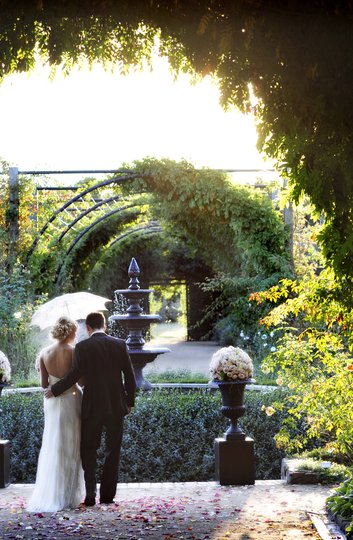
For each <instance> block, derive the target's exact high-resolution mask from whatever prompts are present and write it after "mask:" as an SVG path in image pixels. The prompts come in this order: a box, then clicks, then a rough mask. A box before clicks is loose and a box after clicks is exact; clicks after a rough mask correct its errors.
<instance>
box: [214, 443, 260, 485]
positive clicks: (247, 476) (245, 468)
mask: <svg viewBox="0 0 353 540" xmlns="http://www.w3.org/2000/svg"><path fill="white" fill-rule="evenodd" d="M214 448H215V461H216V480H217V481H218V482H219V483H220V484H221V485H222V486H229V485H234V486H244V485H250V484H255V455H254V440H253V439H251V438H250V437H246V438H245V439H243V440H241V439H240V440H226V439H223V438H219V439H215V441H214Z"/></svg>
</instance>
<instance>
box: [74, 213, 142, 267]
mask: <svg viewBox="0 0 353 540" xmlns="http://www.w3.org/2000/svg"><path fill="white" fill-rule="evenodd" d="M135 206H137V204H134V203H133V204H127V205H125V206H121V207H120V208H115V209H114V210H111V211H110V212H108V213H107V214H104V216H101V217H100V218H98V219H96V220H95V221H93V222H92V223H90V224H89V225H88V226H87V227H85V228H84V229H83V230H82V231H81V232H80V233H79V234H78V235H77V236H76V237H75V239H74V240H73V241H72V242H71V244H70V247H69V249H68V250H67V251H66V253H65V258H66V257H68V255H70V253H71V251H72V250H73V248H74V247H75V245H76V244H77V242H79V241H80V240H81V238H82V237H83V236H84V235H85V234H87V233H88V232H89V231H90V230H91V229H93V228H94V227H95V226H96V225H98V223H101V222H102V221H104V220H105V219H108V218H109V217H111V216H113V215H114V214H117V213H119V212H122V211H123V210H128V209H129V208H134V207H135Z"/></svg>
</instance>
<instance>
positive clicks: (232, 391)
mask: <svg viewBox="0 0 353 540" xmlns="http://www.w3.org/2000/svg"><path fill="white" fill-rule="evenodd" d="M254 382H255V381H254V379H245V380H239V381H237V380H235V381H224V382H219V381H217V385H218V387H219V389H220V391H221V395H222V407H221V413H222V414H223V415H224V416H225V417H226V418H229V420H230V426H229V428H228V429H227V431H226V432H225V433H224V437H225V439H226V440H233V441H234V440H245V437H246V435H245V433H244V431H243V430H242V429H241V427H240V426H239V425H238V419H239V418H240V417H241V416H243V414H244V413H245V406H244V391H245V388H246V385H247V384H251V383H254Z"/></svg>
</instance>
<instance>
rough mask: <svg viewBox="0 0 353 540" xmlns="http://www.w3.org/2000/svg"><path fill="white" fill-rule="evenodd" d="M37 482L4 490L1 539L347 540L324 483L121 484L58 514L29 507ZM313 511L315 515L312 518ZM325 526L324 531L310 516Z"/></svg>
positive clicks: (0, 497) (0, 504)
mask: <svg viewBox="0 0 353 540" xmlns="http://www.w3.org/2000/svg"><path fill="white" fill-rule="evenodd" d="M32 489H33V485H29V484H23V485H20V484H17V485H11V486H9V487H8V488H5V489H2V490H0V520H1V525H2V530H1V533H0V534H2V536H1V538H3V539H6V540H10V539H19V538H20V539H31V540H36V539H37V540H39V539H44V538H50V539H53V540H56V539H63V538H69V539H76V538H77V539H80V540H83V539H93V538H96V539H106V540H107V539H109V540H113V539H119V540H172V539H173V540H175V539H183V540H205V539H210V540H253V539H257V540H258V539H260V538H261V539H262V540H272V539H283V540H284V539H287V540H288V539H292V540H294V539H308V538H312V539H319V538H324V539H325V540H328V539H334V538H336V539H338V538H344V537H343V536H342V535H341V536H340V535H339V531H338V530H337V529H334V526H333V525H332V524H330V523H329V522H328V521H327V518H326V516H325V512H324V506H325V500H326V497H327V496H328V495H329V494H330V493H331V491H332V489H331V488H330V487H327V486H321V485H287V484H285V483H284V482H283V481H281V480H259V481H256V483H255V485H254V486H220V485H219V484H218V483H216V482H188V483H160V484H148V483H146V484H119V485H118V491H117V496H116V499H115V503H114V504H112V505H109V506H107V505H100V504H97V505H96V506H95V507H92V508H85V507H81V508H78V509H76V510H69V511H61V512H57V513H54V514H50V513H47V514H29V513H27V512H26V511H25V510H24V508H25V505H26V501H27V500H28V498H29V497H30V495H31V492H32ZM308 513H311V514H308ZM310 515H311V516H314V517H315V520H316V521H318V522H319V523H320V524H321V526H322V528H321V532H320V534H319V532H318V530H317V529H316V528H315V527H314V526H313V523H312V521H311V519H310V518H309V516H310Z"/></svg>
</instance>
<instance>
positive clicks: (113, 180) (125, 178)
mask: <svg viewBox="0 0 353 540" xmlns="http://www.w3.org/2000/svg"><path fill="white" fill-rule="evenodd" d="M144 177H146V175H144V174H137V173H132V172H131V173H130V174H126V173H125V174H124V176H119V177H114V178H110V179H109V180H104V181H103V182H99V183H98V184H95V185H94V186H91V187H89V188H87V189H85V190H83V191H82V192H80V193H79V194H78V195H75V196H74V197H72V198H71V199H70V200H69V201H67V202H66V203H65V204H63V205H62V206H61V207H60V208H58V210H56V211H55V212H54V214H53V215H52V216H51V217H50V218H49V219H48V220H47V221H46V223H45V224H44V225H43V227H42V228H41V230H40V231H39V233H38V235H37V236H36V238H35V239H34V241H33V243H32V245H31V247H30V249H29V250H28V253H27V256H26V261H27V263H28V261H29V259H30V257H31V256H32V254H33V252H34V250H35V249H36V247H37V245H38V242H39V240H40V239H41V237H42V236H43V234H44V233H45V232H46V230H47V229H48V227H49V226H50V224H52V223H53V221H54V220H55V219H56V218H57V217H58V216H59V215H60V214H61V213H62V212H63V211H65V210H66V209H67V208H68V207H69V206H70V205H72V204H73V203H75V202H76V201H79V200H80V199H82V197H84V196H85V195H87V194H88V193H91V192H93V191H95V190H97V189H100V188H102V187H105V186H108V185H110V184H118V183H123V182H126V181H128V180H133V179H135V178H144ZM103 204H104V202H103V201H100V203H97V205H95V206H96V208H98V207H99V206H102V205H103ZM89 211H93V207H91V208H90V209H88V210H85V211H84V212H82V215H80V216H78V219H76V223H77V221H79V219H81V218H82V217H84V216H85V215H87V214H88V213H89ZM70 225H72V224H70ZM72 226H73V225H72ZM70 228H71V227H70V226H69V227H68V230H69V229H70ZM66 232H67V231H66ZM65 234H66V233H65ZM63 236H64V235H63V234H62V235H60V240H61V238H62V237H63ZM60 240H58V241H60Z"/></svg>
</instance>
